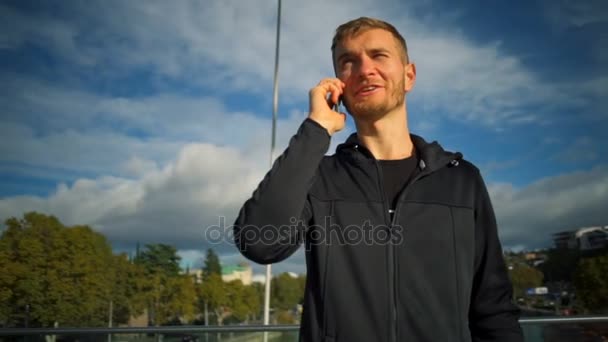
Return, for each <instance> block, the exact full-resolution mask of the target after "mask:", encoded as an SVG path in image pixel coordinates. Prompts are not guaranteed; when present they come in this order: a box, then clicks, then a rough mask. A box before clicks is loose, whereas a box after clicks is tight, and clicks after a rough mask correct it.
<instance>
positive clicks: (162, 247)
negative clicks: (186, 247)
mask: <svg viewBox="0 0 608 342" xmlns="http://www.w3.org/2000/svg"><path fill="white" fill-rule="evenodd" d="M145 248H146V249H145V250H144V251H141V252H140V253H139V255H138V256H136V257H135V263H136V264H139V265H142V266H143V267H144V268H145V269H146V271H147V272H148V273H149V274H154V273H158V272H160V273H163V274H166V275H169V276H176V275H178V274H179V270H180V268H179V262H180V260H181V258H180V256H179V255H177V250H176V249H175V247H173V246H170V245H166V244H151V245H146V246H145Z"/></svg>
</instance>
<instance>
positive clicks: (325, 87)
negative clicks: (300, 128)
mask: <svg viewBox="0 0 608 342" xmlns="http://www.w3.org/2000/svg"><path fill="white" fill-rule="evenodd" d="M344 86H345V84H344V83H343V82H342V81H340V80H339V79H337V78H325V79H323V80H321V82H319V84H318V85H317V86H316V87H314V88H312V89H311V90H310V92H309V93H308V97H309V106H310V109H309V110H310V112H309V114H308V117H309V118H310V119H312V120H314V121H316V122H317V123H318V124H319V125H321V126H323V127H325V129H326V130H327V132H328V133H329V135H333V134H334V133H335V132H338V131H340V130H342V129H343V128H344V126H345V124H346V114H345V113H338V112H336V111H334V110H333V109H332V104H334V103H337V102H338V99H339V98H340V95H342V92H343V91H344ZM327 94H331V96H330V97H329V99H328V98H327Z"/></svg>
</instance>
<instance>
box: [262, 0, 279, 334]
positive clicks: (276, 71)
mask: <svg viewBox="0 0 608 342" xmlns="http://www.w3.org/2000/svg"><path fill="white" fill-rule="evenodd" d="M278 2H279V3H278V11H277V40H276V47H275V56H274V86H273V99H272V137H271V140H270V167H271V168H272V162H273V160H274V148H275V143H276V131H277V111H278V107H279V87H278V83H279V78H278V74H279V41H280V32H281V0H278ZM271 278H272V268H271V265H270V264H269V265H266V282H265V291H264V325H268V324H269V320H270V280H271ZM267 340H268V333H267V332H265V333H264V341H267Z"/></svg>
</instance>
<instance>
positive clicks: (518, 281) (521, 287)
mask: <svg viewBox="0 0 608 342" xmlns="http://www.w3.org/2000/svg"><path fill="white" fill-rule="evenodd" d="M509 276H510V277H511V282H512V283H513V294H514V295H515V298H519V297H523V296H524V295H525V294H526V290H527V289H529V288H533V287H538V286H541V285H542V284H543V273H542V272H541V271H539V270H537V269H536V268H534V267H531V266H528V265H527V264H525V263H515V264H513V267H512V269H511V270H510V271H509Z"/></svg>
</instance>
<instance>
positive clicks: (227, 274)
mask: <svg viewBox="0 0 608 342" xmlns="http://www.w3.org/2000/svg"><path fill="white" fill-rule="evenodd" d="M252 276H253V271H252V269H251V266H249V264H247V263H240V264H238V265H228V266H222V280H223V281H226V282H228V281H232V280H237V279H239V280H240V281H242V282H243V285H251V282H252Z"/></svg>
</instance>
